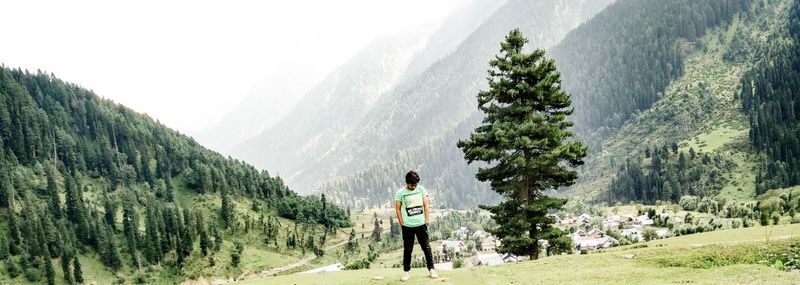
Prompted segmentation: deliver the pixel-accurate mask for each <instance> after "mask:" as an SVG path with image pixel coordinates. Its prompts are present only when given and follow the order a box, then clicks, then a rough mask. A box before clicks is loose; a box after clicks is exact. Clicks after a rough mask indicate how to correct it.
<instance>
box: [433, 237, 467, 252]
mask: <svg viewBox="0 0 800 285" xmlns="http://www.w3.org/2000/svg"><path fill="white" fill-rule="evenodd" d="M445 247H447V252H449V253H460V252H462V251H464V250H465V249H466V244H465V243H464V241H461V240H445V241H442V244H441V245H439V247H437V248H436V250H437V251H438V252H439V253H444V248H445Z"/></svg>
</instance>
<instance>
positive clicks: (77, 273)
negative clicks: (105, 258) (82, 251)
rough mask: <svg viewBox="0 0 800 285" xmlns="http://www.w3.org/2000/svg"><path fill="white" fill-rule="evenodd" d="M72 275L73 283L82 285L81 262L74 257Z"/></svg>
mask: <svg viewBox="0 0 800 285" xmlns="http://www.w3.org/2000/svg"><path fill="white" fill-rule="evenodd" d="M72 269H73V270H72V275H73V276H74V277H75V283H78V284H82V283H83V269H82V268H81V261H80V259H78V257H77V256H75V263H74V264H73V268H72Z"/></svg>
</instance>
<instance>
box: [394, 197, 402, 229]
mask: <svg viewBox="0 0 800 285" xmlns="http://www.w3.org/2000/svg"><path fill="white" fill-rule="evenodd" d="M402 206H403V205H402V203H400V201H397V200H395V201H394V214H395V215H397V222H398V223H400V225H401V226H402V225H403V215H402V214H400V208H401V207H402Z"/></svg>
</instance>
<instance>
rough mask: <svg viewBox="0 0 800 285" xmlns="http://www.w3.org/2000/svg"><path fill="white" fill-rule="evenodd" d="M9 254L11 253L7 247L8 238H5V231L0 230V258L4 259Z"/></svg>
mask: <svg viewBox="0 0 800 285" xmlns="http://www.w3.org/2000/svg"><path fill="white" fill-rule="evenodd" d="M10 255H11V254H10V252H9V249H8V240H7V239H6V235H5V232H0V260H4V259H6V257H8V256H10Z"/></svg>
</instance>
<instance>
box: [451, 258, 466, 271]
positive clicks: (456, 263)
mask: <svg viewBox="0 0 800 285" xmlns="http://www.w3.org/2000/svg"><path fill="white" fill-rule="evenodd" d="M461 267H464V259H463V258H461V257H459V258H456V259H454V260H453V269H458V268H461Z"/></svg>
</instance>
